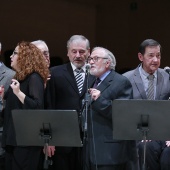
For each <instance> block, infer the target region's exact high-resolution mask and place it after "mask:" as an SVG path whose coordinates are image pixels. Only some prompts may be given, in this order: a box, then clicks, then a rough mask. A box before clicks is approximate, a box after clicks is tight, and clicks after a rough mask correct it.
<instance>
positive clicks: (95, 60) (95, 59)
mask: <svg viewBox="0 0 170 170" xmlns="http://www.w3.org/2000/svg"><path fill="white" fill-rule="evenodd" d="M99 58H102V59H108V58H104V57H94V58H92V57H89V58H88V59H87V62H88V63H90V61H91V60H92V61H93V62H94V63H95V62H98V60H99Z"/></svg>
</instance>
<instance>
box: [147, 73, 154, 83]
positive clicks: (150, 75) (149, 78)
mask: <svg viewBox="0 0 170 170" xmlns="http://www.w3.org/2000/svg"><path fill="white" fill-rule="evenodd" d="M154 77H155V76H154V75H153V74H149V75H148V77H147V78H148V80H151V81H152V80H154Z"/></svg>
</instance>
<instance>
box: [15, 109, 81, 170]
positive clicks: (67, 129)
mask: <svg viewBox="0 0 170 170" xmlns="http://www.w3.org/2000/svg"><path fill="white" fill-rule="evenodd" d="M12 117H13V122H14V127H15V133H16V141H17V145H18V146H45V148H46V149H45V151H46V153H45V162H44V169H48V165H49V164H50V162H49V161H48V156H47V146H48V145H51V146H66V147H81V146H82V142H81V138H80V130H79V123H78V114H77V112H76V111H75V110H13V111H12Z"/></svg>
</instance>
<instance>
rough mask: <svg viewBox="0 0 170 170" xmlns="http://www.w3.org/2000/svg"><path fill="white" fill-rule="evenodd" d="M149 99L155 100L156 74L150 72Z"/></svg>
mask: <svg viewBox="0 0 170 170" xmlns="http://www.w3.org/2000/svg"><path fill="white" fill-rule="evenodd" d="M147 78H148V89H147V99H148V100H154V75H152V74H150V75H149V76H148V77H147Z"/></svg>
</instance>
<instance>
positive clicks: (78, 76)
mask: <svg viewBox="0 0 170 170" xmlns="http://www.w3.org/2000/svg"><path fill="white" fill-rule="evenodd" d="M75 72H76V76H75V79H76V83H77V87H78V90H79V93H81V91H82V89H83V75H82V72H83V70H82V69H78V68H77V69H75Z"/></svg>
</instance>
